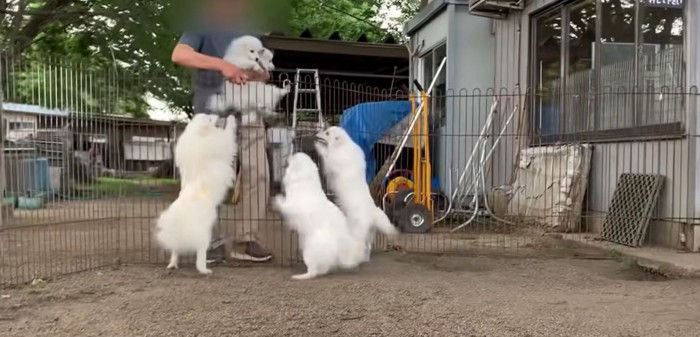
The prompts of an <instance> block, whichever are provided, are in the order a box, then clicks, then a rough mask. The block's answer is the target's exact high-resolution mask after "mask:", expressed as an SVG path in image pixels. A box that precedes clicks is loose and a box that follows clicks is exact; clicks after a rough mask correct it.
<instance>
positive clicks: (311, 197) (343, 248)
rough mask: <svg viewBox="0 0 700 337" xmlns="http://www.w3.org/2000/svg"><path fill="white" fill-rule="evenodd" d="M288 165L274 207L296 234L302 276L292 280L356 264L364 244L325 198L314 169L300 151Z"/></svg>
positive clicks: (311, 163)
mask: <svg viewBox="0 0 700 337" xmlns="http://www.w3.org/2000/svg"><path fill="white" fill-rule="evenodd" d="M288 163H289V165H288V166H287V169H286V171H285V173H284V177H283V178H282V184H283V187H284V191H285V196H282V195H277V196H276V197H275V200H274V206H275V208H276V210H277V211H278V212H279V213H280V214H281V215H282V218H283V219H284V221H285V223H287V226H289V227H290V228H291V229H292V230H295V231H296V232H297V233H299V241H300V242H299V244H300V246H301V250H302V257H303V259H304V264H306V273H305V274H300V275H294V276H292V278H293V279H296V280H306V279H311V278H314V277H316V276H320V275H324V274H327V273H328V272H330V271H332V270H335V269H338V268H340V269H350V268H354V267H356V266H357V265H359V264H360V263H361V262H362V260H363V258H364V251H365V244H364V241H363V240H358V239H356V238H355V237H353V235H352V233H350V230H349V228H348V225H347V222H346V219H345V216H344V215H343V212H342V211H341V210H340V209H338V207H337V206H336V205H335V204H333V203H332V202H331V201H330V200H328V198H327V197H326V194H325V193H324V192H323V188H322V186H321V177H320V176H319V172H318V166H316V164H315V163H314V162H313V161H312V160H311V158H310V157H309V156H308V155H306V154H305V153H301V152H300V153H296V154H294V155H292V156H291V158H290V159H289V162H288Z"/></svg>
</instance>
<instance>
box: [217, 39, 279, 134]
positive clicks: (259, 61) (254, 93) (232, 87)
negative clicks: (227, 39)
mask: <svg viewBox="0 0 700 337" xmlns="http://www.w3.org/2000/svg"><path fill="white" fill-rule="evenodd" d="M273 56H274V55H273V54H272V52H271V51H270V50H269V49H267V48H265V47H264V46H263V44H262V42H261V41H260V39H258V38H256V37H253V36H250V35H246V36H242V37H240V38H237V39H235V40H233V41H232V42H231V45H230V46H229V47H228V48H227V50H226V54H225V56H224V60H226V61H228V62H230V63H232V64H234V65H236V66H237V67H239V68H241V69H245V70H255V71H259V72H262V71H271V70H273V69H274V68H275V66H274V64H273V63H272V58H273ZM290 89H291V88H290V86H289V84H286V85H285V87H284V88H278V87H277V86H274V85H270V84H265V83H262V82H258V81H253V82H248V83H246V84H243V85H240V84H234V83H229V82H225V83H224V84H222V87H221V90H220V93H219V94H218V95H214V96H212V97H210V98H209V101H208V102H207V108H209V109H210V110H212V111H214V112H217V113H223V112H226V111H227V110H234V111H240V112H243V118H242V123H243V124H248V123H252V122H255V121H256V120H257V118H258V114H263V116H274V115H276V113H275V112H274V109H275V107H276V106H277V105H278V104H279V102H280V101H281V100H282V98H283V97H284V96H285V95H287V94H289V91H290Z"/></svg>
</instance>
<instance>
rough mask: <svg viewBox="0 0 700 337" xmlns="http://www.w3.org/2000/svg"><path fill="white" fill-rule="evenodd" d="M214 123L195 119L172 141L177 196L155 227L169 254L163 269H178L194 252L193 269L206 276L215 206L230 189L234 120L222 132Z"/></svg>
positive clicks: (157, 236) (208, 272) (227, 122)
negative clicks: (178, 187)
mask: <svg viewBox="0 0 700 337" xmlns="http://www.w3.org/2000/svg"><path fill="white" fill-rule="evenodd" d="M216 123H217V121H216V119H213V118H211V117H210V116H207V115H201V116H200V115H197V116H195V118H194V119H193V124H192V125H188V128H189V129H190V131H191V134H189V135H186V134H184V133H183V136H186V137H185V139H184V140H183V139H182V138H181V139H180V141H179V142H178V147H179V148H180V151H179V154H180V155H181V156H183V157H180V158H178V160H177V162H178V163H179V164H180V169H181V170H184V175H183V177H182V179H183V187H182V190H181V191H180V195H179V196H178V198H177V199H176V200H175V202H173V203H172V204H171V205H170V206H169V207H168V208H167V209H166V210H165V211H164V212H163V213H161V215H160V217H159V218H158V221H157V223H156V240H157V241H158V244H159V245H160V246H161V247H162V248H164V249H166V250H167V251H169V252H170V263H169V264H168V266H167V268H168V269H176V268H178V258H179V255H181V254H188V253H193V252H194V253H196V255H197V257H196V267H197V270H198V271H199V272H200V273H202V274H210V273H211V270H209V269H207V266H206V264H207V262H206V255H207V249H208V248H209V243H210V242H211V236H212V228H213V226H214V224H215V223H216V218H217V206H218V205H219V203H221V201H222V199H223V198H224V197H225V196H226V193H227V192H228V190H229V189H230V188H231V186H233V183H234V179H235V174H234V170H233V157H234V155H235V153H236V144H235V133H236V120H235V118H234V117H233V116H230V117H228V118H227V119H226V126H225V127H224V128H217V127H216ZM194 149H196V150H197V151H194Z"/></svg>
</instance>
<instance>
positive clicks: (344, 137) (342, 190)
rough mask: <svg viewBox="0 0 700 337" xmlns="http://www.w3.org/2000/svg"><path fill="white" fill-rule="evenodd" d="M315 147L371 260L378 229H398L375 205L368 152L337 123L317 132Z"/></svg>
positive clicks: (382, 230)
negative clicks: (368, 179) (367, 177)
mask: <svg viewBox="0 0 700 337" xmlns="http://www.w3.org/2000/svg"><path fill="white" fill-rule="evenodd" d="M315 147H316V152H318V154H319V156H320V157H321V161H322V163H323V172H324V175H325V177H326V180H327V181H328V187H329V188H330V190H331V191H332V192H333V194H335V196H336V197H337V201H338V205H339V206H340V208H341V209H342V210H343V213H345V216H346V217H347V219H348V224H349V225H350V229H351V231H352V232H353V234H354V235H355V237H356V238H359V239H360V240H362V241H363V242H365V244H366V251H365V257H364V261H365V262H366V261H369V259H370V254H371V251H372V240H373V238H374V234H375V233H376V231H377V230H379V231H380V232H382V233H384V234H386V235H396V234H398V231H397V230H396V228H395V227H394V225H392V224H391V221H389V218H388V217H387V216H386V214H385V213H384V212H383V211H382V210H381V209H380V208H379V207H377V206H376V205H375V204H374V200H373V199H372V195H371V194H370V191H369V186H368V185H367V182H366V180H365V167H366V165H367V164H366V162H365V154H364V152H363V151H362V149H361V148H360V146H359V145H357V144H355V142H354V141H353V140H352V138H350V136H349V135H348V133H347V132H346V131H345V130H343V129H342V128H340V127H337V126H332V127H329V128H327V129H326V130H322V131H320V132H319V133H317V134H316V143H315Z"/></svg>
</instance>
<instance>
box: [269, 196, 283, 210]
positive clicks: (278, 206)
mask: <svg viewBox="0 0 700 337" xmlns="http://www.w3.org/2000/svg"><path fill="white" fill-rule="evenodd" d="M272 207H273V208H274V209H275V210H276V211H278V212H281V211H282V208H283V207H284V196H283V195H281V194H278V195H276V196H275V197H274V198H273V199H272Z"/></svg>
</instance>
